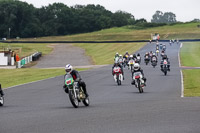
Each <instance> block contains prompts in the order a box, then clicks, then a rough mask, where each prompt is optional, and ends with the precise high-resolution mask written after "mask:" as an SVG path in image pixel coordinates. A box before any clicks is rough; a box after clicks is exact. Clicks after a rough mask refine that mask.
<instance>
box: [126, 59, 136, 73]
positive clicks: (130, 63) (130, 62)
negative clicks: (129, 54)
mask: <svg viewBox="0 0 200 133" xmlns="http://www.w3.org/2000/svg"><path fill="white" fill-rule="evenodd" d="M134 64H135V61H134V60H133V59H131V60H129V62H128V66H129V67H128V69H130V70H131V72H132V71H133V66H134Z"/></svg>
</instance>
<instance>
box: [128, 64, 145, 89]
mask: <svg viewBox="0 0 200 133" xmlns="http://www.w3.org/2000/svg"><path fill="white" fill-rule="evenodd" d="M135 72H141V74H142V79H143V80H144V85H145V86H146V80H147V79H146V78H145V77H144V73H143V70H142V69H141V68H140V64H139V63H135V64H134V69H133V74H132V75H134V73H135ZM132 79H133V77H132ZM131 84H132V85H135V80H133V81H132V82H131Z"/></svg>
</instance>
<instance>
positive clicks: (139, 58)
mask: <svg viewBox="0 0 200 133" xmlns="http://www.w3.org/2000/svg"><path fill="white" fill-rule="evenodd" d="M137 62H138V63H139V64H140V63H141V57H140V56H137Z"/></svg>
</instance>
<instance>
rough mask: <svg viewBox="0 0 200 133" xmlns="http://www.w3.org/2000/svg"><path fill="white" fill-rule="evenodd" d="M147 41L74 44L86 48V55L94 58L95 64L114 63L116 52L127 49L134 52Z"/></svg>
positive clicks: (121, 52) (123, 51) (122, 51)
mask: <svg viewBox="0 0 200 133" xmlns="http://www.w3.org/2000/svg"><path fill="white" fill-rule="evenodd" d="M144 45H145V43H125V44H121V43H119V44H105V43H103V44H99V43H98V44H74V46H78V47H81V48H83V49H85V51H86V55H88V56H90V57H91V58H92V61H93V63H94V64H95V65H104V64H112V63H113V59H114V56H115V54H116V52H118V53H119V54H122V55H123V54H125V52H126V51H128V52H129V53H134V52H136V51H137V50H139V49H140V48H142V47H143V46H144Z"/></svg>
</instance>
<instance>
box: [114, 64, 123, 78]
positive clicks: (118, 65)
mask: <svg viewBox="0 0 200 133" xmlns="http://www.w3.org/2000/svg"><path fill="white" fill-rule="evenodd" d="M114 67H120V68H121V71H122V75H123V80H124V71H123V67H122V66H121V65H120V64H119V62H117V61H115V63H114V64H113V67H112V75H114V73H113V69H114Z"/></svg>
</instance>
